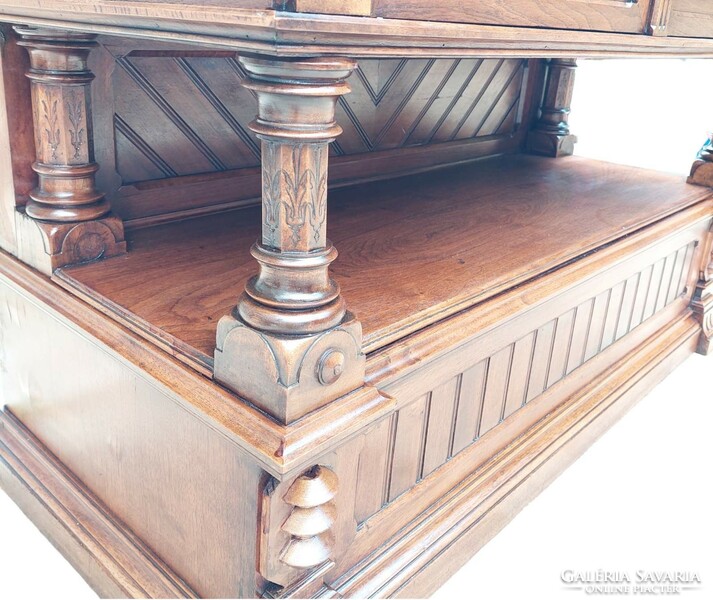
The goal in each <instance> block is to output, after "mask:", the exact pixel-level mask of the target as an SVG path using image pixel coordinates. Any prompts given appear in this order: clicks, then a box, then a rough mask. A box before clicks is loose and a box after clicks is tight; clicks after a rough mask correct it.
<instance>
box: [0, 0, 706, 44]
mask: <svg viewBox="0 0 713 600" xmlns="http://www.w3.org/2000/svg"><path fill="white" fill-rule="evenodd" d="M2 22H5V23H13V24H23V25H31V26H41V27H55V28H60V29H67V30H74V31H82V32H88V33H96V34H103V35H111V36H120V37H130V38H142V39H149V40H156V41H169V42H177V43H181V44H187V45H193V46H201V47H212V48H222V49H230V50H234V51H241V52H255V53H263V54H268V55H272V56H296V55H299V56H327V55H349V56H354V57H367V56H381V57H408V56H412V57H416V56H421V57H463V56H479V57H485V56H491V55H497V56H518V57H523V58H527V57H559V56H561V57H591V58H599V57H641V58H646V57H677V56H686V57H706V58H707V57H713V39H703V38H677V37H662V36H649V35H644V34H631V33H606V32H598V31H580V30H567V29H546V28H536V27H514V26H502V25H477V24H468V23H451V22H439V21H417V20H404V19H392V18H379V17H359V16H342V15H322V14H320V15H317V14H303V13H292V12H284V11H276V10H272V9H256V8H226V7H219V6H215V7H211V6H206V5H205V4H198V3H195V2H194V3H188V2H186V3H180V4H178V3H176V4H173V3H164V2H159V3H154V2H150V3H147V2H137V1H134V2H114V1H110V0H97V1H96V2H87V1H83V2H82V1H80V2H73V1H71V0H31V1H29V2H28V0H3V1H0V23H2Z"/></svg>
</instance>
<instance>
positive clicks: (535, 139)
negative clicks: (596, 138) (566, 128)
mask: <svg viewBox="0 0 713 600" xmlns="http://www.w3.org/2000/svg"><path fill="white" fill-rule="evenodd" d="M576 143H577V136H576V135H572V134H571V133H567V134H559V133H548V132H546V131H531V132H530V133H529V134H528V136H527V151H528V152H529V153H530V154H538V155H540V156H552V157H554V158H558V157H560V156H571V155H572V154H574V145H575V144H576Z"/></svg>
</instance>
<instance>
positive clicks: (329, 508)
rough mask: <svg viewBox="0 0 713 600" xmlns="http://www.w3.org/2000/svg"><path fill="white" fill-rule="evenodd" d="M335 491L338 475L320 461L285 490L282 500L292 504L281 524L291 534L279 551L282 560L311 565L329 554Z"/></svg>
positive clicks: (331, 543)
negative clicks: (287, 515)
mask: <svg viewBox="0 0 713 600" xmlns="http://www.w3.org/2000/svg"><path fill="white" fill-rule="evenodd" d="M336 494H337V476H336V475H335V474H334V472H333V471H331V470H330V469H328V468H327V467H323V466H319V465H317V466H315V467H312V468H311V469H310V470H309V471H307V472H306V473H304V474H302V475H300V476H299V477H298V478H297V479H296V480H295V481H294V483H293V484H292V485H291V486H290V488H289V489H288V490H287V493H286V494H285V497H284V501H285V502H286V503H287V504H288V505H290V506H292V507H293V508H292V510H291V512H290V516H289V517H287V520H286V521H285V522H284V524H283V525H282V531H284V532H285V533H287V534H288V535H289V536H290V537H289V541H288V542H287V544H286V545H285V547H284V549H283V550H282V553H281V555H280V560H281V561H282V562H283V563H284V564H286V565H287V566H289V567H294V568H297V569H310V568H312V567H316V566H317V565H320V564H322V563H323V562H325V561H327V560H329V559H330V558H331V555H332V552H333V549H334V533H333V532H332V530H331V528H332V526H333V525H334V522H335V521H336V506H335V504H334V497H335V496H336Z"/></svg>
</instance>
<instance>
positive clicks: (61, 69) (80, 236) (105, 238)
mask: <svg viewBox="0 0 713 600" xmlns="http://www.w3.org/2000/svg"><path fill="white" fill-rule="evenodd" d="M15 31H16V32H17V33H18V35H19V36H20V41H19V42H18V44H19V45H21V46H25V47H26V48H27V51H28V53H29V56H30V70H29V71H28V73H27V77H28V78H29V79H30V81H31V87H32V117H33V123H34V133H35V151H36V161H35V162H34V164H33V165H32V169H33V170H34V171H35V173H36V174H37V187H36V188H35V189H34V190H32V191H31V192H30V194H29V195H30V199H29V200H28V202H27V204H26V206H25V214H26V216H27V217H29V218H30V219H32V220H33V221H35V222H36V223H37V225H38V227H39V229H40V231H41V232H42V234H43V235H44V236H45V238H46V240H47V244H46V250H47V253H48V255H49V257H48V265H49V270H50V271H51V270H53V269H54V268H56V267H58V266H62V265H63V264H68V263H72V262H81V261H86V260H93V259H96V258H100V257H104V256H111V255H115V254H119V253H121V252H124V251H125V249H126V248H125V243H124V241H123V225H122V223H121V220H120V219H118V218H117V217H115V216H112V215H111V214H110V211H111V207H110V206H109V203H108V202H107V200H106V198H105V197H104V194H103V193H101V192H100V191H99V190H97V188H96V185H95V181H94V176H95V173H96V172H97V170H98V169H99V165H97V163H95V162H94V143H93V138H92V117H91V92H90V85H91V82H92V80H93V79H94V75H93V74H92V73H91V71H90V70H89V69H88V67H87V59H88V57H89V53H90V51H91V49H92V48H93V47H94V46H95V45H96V42H95V41H94V39H95V37H96V36H94V35H91V34H84V33H75V32H68V31H61V30H50V29H35V28H28V27H15ZM36 260H37V259H36ZM43 266H44V265H43ZM43 270H47V269H46V268H45V269H43Z"/></svg>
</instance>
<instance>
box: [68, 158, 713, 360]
mask: <svg viewBox="0 0 713 600" xmlns="http://www.w3.org/2000/svg"><path fill="white" fill-rule="evenodd" d="M709 195H710V191H709V190H708V189H706V188H702V187H697V186H690V185H687V184H685V183H684V182H683V179H682V178H680V177H677V176H671V175H665V174H661V173H656V172H652V171H645V170H641V169H636V168H631V167H624V166H620V165H614V164H609V163H603V162H597V161H591V160H587V159H582V158H577V157H568V158H563V159H557V160H552V159H547V158H539V157H528V156H518V157H510V158H497V159H489V160H484V161H480V162H477V163H473V164H470V165H464V166H460V167H457V168H452V169H445V170H441V171H438V172H432V173H427V174H423V175H418V176H414V177H410V178H408V179H405V178H401V179H394V180H390V181H388V182H381V183H374V184H366V185H362V186H354V187H351V188H345V189H342V190H338V191H334V192H333V193H332V195H331V196H330V202H331V206H330V217H329V218H330V223H329V231H330V237H331V238H332V240H333V241H334V243H335V245H336V247H337V249H338V250H339V251H340V257H339V258H338V259H337V261H336V262H335V263H334V265H333V268H332V272H333V273H334V276H335V278H336V280H337V281H338V282H339V283H340V284H341V286H342V292H343V295H344V297H345V299H346V300H347V305H348V306H349V307H350V309H351V310H352V311H354V312H355V313H356V314H357V316H358V317H359V319H360V320H361V321H362V324H363V327H364V333H365V341H366V349H367V350H368V351H372V350H374V349H376V348H379V347H382V346H384V345H385V344H388V343H389V342H391V341H393V340H396V339H398V338H400V337H403V336H405V335H407V334H408V333H409V332H412V331H415V330H417V329H420V328H422V327H424V326H426V325H428V324H429V323H433V322H435V321H436V320H438V319H442V318H444V317H446V316H448V315H450V314H453V313H454V312H457V311H458V310H461V309H463V308H465V307H467V306H470V305H472V304H474V303H476V302H478V301H480V300H483V299H485V298H487V297H490V296H492V295H494V294H496V293H497V292H498V291H501V290H503V289H504V288H505V287H509V286H512V285H516V284H517V283H519V282H522V281H524V280H526V279H528V278H531V277H534V276H536V275H538V274H541V273H543V272H545V271H547V270H549V269H552V268H555V267H557V266H558V265H561V264H563V263H564V262H566V261H568V260H571V259H572V258H575V257H577V256H581V255H583V254H585V253H587V252H589V251H591V250H592V249H594V248H596V247H599V246H602V245H604V244H606V243H608V242H610V241H612V240H614V239H617V238H619V237H621V236H623V235H626V234H628V233H631V232H632V231H633V230H635V229H638V228H640V227H642V226H644V225H646V224H648V223H651V222H653V221H656V220H657V219H660V218H662V217H664V216H666V215H668V214H671V213H673V212H675V211H677V210H680V209H682V208H684V207H686V206H689V205H691V204H694V203H696V202H699V201H701V200H703V199H705V198H706V197H708V196H709ZM394 223H397V224H398V226H396V227H395V226H394ZM259 228H260V215H259V209H255V208H249V209H245V210H240V211H233V212H230V213H225V214H222V215H214V216H210V217H204V218H200V219H194V220H187V221H183V222H178V223H173V224H169V225H164V226H160V227H153V228H147V229H139V230H135V231H132V232H130V233H129V236H128V241H129V246H130V249H129V253H128V254H127V255H126V256H123V257H119V258H116V259H110V260H108V261H105V262H103V263H101V264H98V263H96V264H94V263H90V264H86V265H82V266H78V267H74V268H71V269H66V270H61V271H58V272H57V273H56V275H55V278H56V280H57V281H59V282H61V283H62V284H63V285H65V286H67V287H68V288H69V289H72V290H73V291H75V292H76V293H78V294H80V295H82V296H83V297H85V298H87V299H89V300H90V301H91V302H93V303H94V304H95V305H97V306H99V307H100V308H101V309H102V310H105V311H106V312H108V313H110V314H114V315H118V316H119V318H120V319H122V320H123V321H124V322H126V323H127V324H129V325H130V326H131V327H133V328H134V329H136V330H137V331H139V332H142V333H143V334H144V335H147V336H150V337H151V338H152V339H156V340H159V341H160V342H161V343H162V344H163V345H164V346H165V347H166V348H168V349H170V351H171V352H173V353H175V354H177V355H179V357H183V358H184V359H185V360H187V361H188V362H190V363H192V364H194V365H195V366H196V367H197V368H199V369H201V370H203V371H204V372H206V373H207V374H209V373H210V370H211V357H212V354H213V348H214V343H215V327H216V323H217V320H218V319H219V318H220V317H221V316H222V315H223V314H226V313H227V312H228V311H230V310H231V309H232V307H233V306H234V304H235V302H236V300H237V296H238V294H239V293H240V291H241V290H242V288H243V285H244V281H245V280H246V279H247V277H248V276H249V275H251V274H253V273H254V271H255V270H256V266H255V263H254V261H253V259H252V258H251V257H250V256H249V253H248V250H249V247H250V245H251V243H252V242H253V241H254V240H255V239H257V237H258V235H259ZM189 240H190V241H189Z"/></svg>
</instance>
